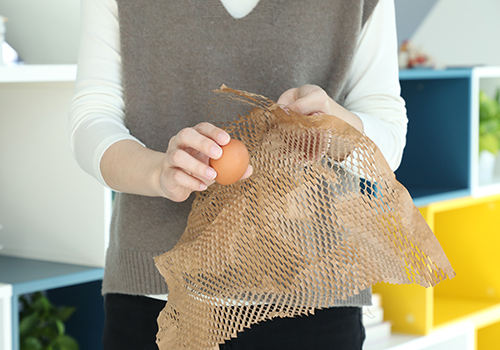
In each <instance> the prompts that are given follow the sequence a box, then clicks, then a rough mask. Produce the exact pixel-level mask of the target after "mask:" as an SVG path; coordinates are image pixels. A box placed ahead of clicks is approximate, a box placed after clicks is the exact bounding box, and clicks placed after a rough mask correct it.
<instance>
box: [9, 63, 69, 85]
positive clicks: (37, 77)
mask: <svg viewBox="0 0 500 350" xmlns="http://www.w3.org/2000/svg"><path fill="white" fill-rule="evenodd" d="M75 78H76V65H74V64H58V65H43V64H40V65H18V66H0V83H49V82H73V81H75Z"/></svg>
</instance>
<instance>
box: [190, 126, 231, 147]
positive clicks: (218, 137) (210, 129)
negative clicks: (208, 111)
mask: <svg viewBox="0 0 500 350" xmlns="http://www.w3.org/2000/svg"><path fill="white" fill-rule="evenodd" d="M194 129H195V130H196V131H198V132H199V133H200V134H202V135H204V136H206V137H208V138H211V139H212V140H214V141H215V142H217V144H219V145H221V146H224V145H227V144H228V143H229V141H230V140H231V137H230V136H229V134H228V133H227V132H226V131H225V130H223V129H221V128H218V127H216V126H215V125H213V124H211V123H200V124H197V125H196V126H195V127H194Z"/></svg>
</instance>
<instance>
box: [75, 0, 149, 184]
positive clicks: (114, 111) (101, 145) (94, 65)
mask: <svg viewBox="0 0 500 350" xmlns="http://www.w3.org/2000/svg"><path fill="white" fill-rule="evenodd" d="M81 23H82V27H81V37H80V49H79V54H78V71H77V77H76V82H75V92H74V95H73V99H72V101H71V105H70V110H69V128H70V145H71V150H72V152H73V155H74V157H75V159H76V161H77V162H78V164H79V165H80V166H81V167H82V169H83V170H85V171H86V172H88V173H89V174H90V175H92V176H93V177H95V178H96V179H97V180H99V181H100V182H101V183H102V184H103V185H105V186H106V187H108V186H107V185H106V182H105V181H104V178H103V177H102V174H101V170H100V162H101V158H102V156H103V154H104V152H105V151H106V150H107V149H108V147H109V146H111V145H112V144H113V143H115V142H117V141H120V140H125V139H130V140H135V141H137V142H139V143H141V142H140V141H138V140H137V139H136V138H135V137H133V136H132V135H130V132H129V131H128V129H127V128H126V127H125V125H124V120H123V119H124V115H125V113H124V101H123V91H122V85H121V58H120V43H119V41H120V40H119V25H118V9H117V4H116V1H115V0H82V2H81ZM141 144H142V143H141Z"/></svg>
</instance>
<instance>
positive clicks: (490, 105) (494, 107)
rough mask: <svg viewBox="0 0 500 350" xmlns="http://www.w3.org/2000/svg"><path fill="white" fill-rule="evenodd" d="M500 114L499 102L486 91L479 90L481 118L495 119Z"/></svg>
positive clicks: (481, 119)
mask: <svg viewBox="0 0 500 350" xmlns="http://www.w3.org/2000/svg"><path fill="white" fill-rule="evenodd" d="M498 114H499V105H498V102H497V101H495V100H493V99H491V98H490V97H489V96H488V95H486V93H485V92H484V91H480V92H479V120H480V121H483V120H488V119H494V118H496V117H497V115H498Z"/></svg>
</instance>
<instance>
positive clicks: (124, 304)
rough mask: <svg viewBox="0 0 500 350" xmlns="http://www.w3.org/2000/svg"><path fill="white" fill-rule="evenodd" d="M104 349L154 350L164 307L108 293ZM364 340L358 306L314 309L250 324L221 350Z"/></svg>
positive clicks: (343, 348)
mask: <svg viewBox="0 0 500 350" xmlns="http://www.w3.org/2000/svg"><path fill="white" fill-rule="evenodd" d="M104 303H105V312H106V321H105V324H104V335H103V345H104V350H157V349H158V348H157V346H156V333H157V332H158V325H157V323H156V322H157V321H156V320H157V317H158V314H159V313H160V311H161V310H162V309H163V308H164V307H165V302H164V301H161V300H155V299H150V298H147V297H141V296H131V295H123V294H107V295H106V296H105V299H104ZM364 338H365V331H364V327H363V325H362V323H361V309H360V308H358V307H334V308H330V309H324V310H317V311H316V312H315V314H314V316H298V317H294V318H275V319H273V320H269V321H265V322H262V323H259V324H256V325H253V326H252V328H251V329H248V330H245V331H244V332H242V333H240V334H239V335H238V337H237V338H235V339H231V340H228V341H227V342H226V343H225V344H223V345H221V346H220V349H221V350H247V349H252V350H253V349H256V350H257V349H258V350H271V349H272V350H281V349H283V350H298V349H308V350H309V349H314V350H317V349H331V350H361V349H362V346H363V341H364Z"/></svg>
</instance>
